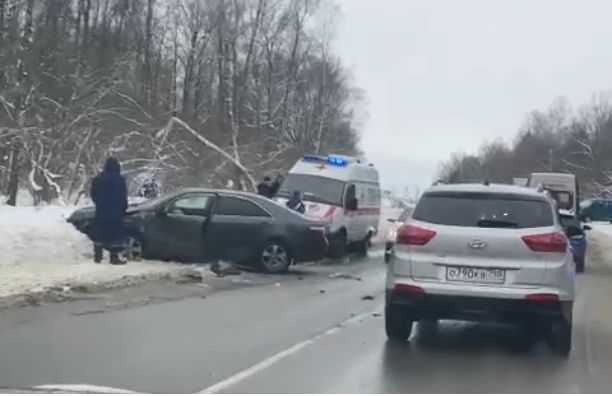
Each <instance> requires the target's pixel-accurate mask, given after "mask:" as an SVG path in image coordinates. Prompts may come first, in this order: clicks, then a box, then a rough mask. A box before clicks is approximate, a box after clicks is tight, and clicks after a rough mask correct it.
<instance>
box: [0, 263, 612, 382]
mask: <svg viewBox="0 0 612 396" xmlns="http://www.w3.org/2000/svg"><path fill="white" fill-rule="evenodd" d="M588 265H589V270H588V271H589V272H587V273H586V274H584V275H581V276H580V277H579V279H578V297H577V302H576V305H575V310H574V318H575V330H574V331H575V332H574V350H573V352H572V355H571V356H570V358H568V359H567V360H561V359H560V358H558V357H555V356H554V355H553V354H552V353H550V352H549V351H548V349H547V348H546V347H545V346H544V345H536V346H535V347H533V348H529V347H528V346H527V344H528V343H527V342H525V340H524V337H523V335H522V334H521V333H520V332H519V331H518V330H517V329H514V328H511V327H500V326H492V325H476V324H466V323H460V322H442V323H441V325H440V326H439V327H438V329H437V330H436V329H433V328H428V327H427V326H419V327H418V328H417V331H416V334H415V335H414V336H413V338H412V339H411V342H410V343H409V344H406V345H395V344H388V343H387V341H386V338H385V334H384V329H383V320H382V316H381V313H382V304H383V280H384V265H383V264H382V263H381V259H380V258H376V259H370V260H365V261H361V262H353V263H349V264H343V265H337V266H311V267H304V268H302V269H301V270H300V272H296V273H293V274H290V275H286V276H278V277H265V276H263V275H256V274H246V275H242V276H239V277H237V278H231V279H225V280H216V281H214V282H211V283H210V284H208V285H182V286H177V285H152V286H148V287H144V288H139V289H132V290H126V291H120V292H115V293H112V294H109V295H101V296H93V297H95V299H92V300H88V301H76V302H71V303H64V304H55V305H47V306H44V307H31V308H27V309H20V310H17V311H10V312H4V313H0V385H2V386H7V387H8V386H12V387H28V386H33V385H40V384H90V385H99V386H107V387H114V388H121V389H128V390H132V391H140V392H153V393H158V392H178V393H193V392H215V393H243V392H248V393H264V392H266V393H281V392H286V393H296V392H300V393H320V392H326V393H371V392H376V393H378V392H380V393H398V392H401V393H411V392H421V393H424V392H428V393H429V392H449V393H456V392H471V393H479V392H482V393H485V392H486V393H488V392H501V393H503V392H514V393H523V392H528V393H536V392H537V393H540V392H555V393H562V392H563V393H565V392H606V391H609V390H610V389H612V375H610V373H612V270H610V269H609V268H608V267H607V266H606V265H605V264H603V263H601V260H599V259H597V258H595V259H593V260H591V262H590V263H589V264H588ZM610 265H612V263H610Z"/></svg>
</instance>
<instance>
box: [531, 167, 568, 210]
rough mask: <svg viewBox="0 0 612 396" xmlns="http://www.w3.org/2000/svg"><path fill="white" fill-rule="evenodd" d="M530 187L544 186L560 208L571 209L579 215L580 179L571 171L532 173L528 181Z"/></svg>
mask: <svg viewBox="0 0 612 396" xmlns="http://www.w3.org/2000/svg"><path fill="white" fill-rule="evenodd" d="M527 185H528V186H529V187H538V186H542V187H543V188H545V189H546V190H548V191H549V192H550V195H551V196H552V197H553V198H554V199H555V201H557V207H558V208H559V209H563V210H567V211H571V212H572V213H573V214H574V216H576V217H578V216H579V207H578V204H579V202H580V197H579V189H578V179H577V178H576V175H573V174H571V173H532V174H531V175H529V179H528V182H527Z"/></svg>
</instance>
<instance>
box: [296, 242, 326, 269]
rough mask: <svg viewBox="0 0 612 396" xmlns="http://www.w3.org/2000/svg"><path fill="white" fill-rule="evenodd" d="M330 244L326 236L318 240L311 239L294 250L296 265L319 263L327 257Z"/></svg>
mask: <svg viewBox="0 0 612 396" xmlns="http://www.w3.org/2000/svg"><path fill="white" fill-rule="evenodd" d="M328 251H329V242H328V240H327V238H326V237H325V236H324V235H321V237H318V238H310V239H309V240H308V241H304V242H303V243H300V244H299V246H298V247H297V248H294V252H293V256H294V259H295V262H296V263H303V262H308V261H319V260H323V259H324V258H326V257H327V252H328Z"/></svg>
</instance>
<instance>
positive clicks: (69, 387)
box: [33, 384, 138, 394]
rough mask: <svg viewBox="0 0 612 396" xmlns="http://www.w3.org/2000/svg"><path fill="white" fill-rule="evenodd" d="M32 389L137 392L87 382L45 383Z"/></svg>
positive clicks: (79, 391)
mask: <svg viewBox="0 0 612 396" xmlns="http://www.w3.org/2000/svg"><path fill="white" fill-rule="evenodd" d="M33 388H34V389H40V390H47V391H51V392H53V391H55V392H76V393H99V394H102V393H112V394H116V393H121V394H132V393H138V392H134V391H131V390H127V389H119V388H112V387H109V386H98V385H88V384H45V385H38V386H34V387H33Z"/></svg>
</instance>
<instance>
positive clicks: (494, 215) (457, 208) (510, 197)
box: [412, 192, 555, 228]
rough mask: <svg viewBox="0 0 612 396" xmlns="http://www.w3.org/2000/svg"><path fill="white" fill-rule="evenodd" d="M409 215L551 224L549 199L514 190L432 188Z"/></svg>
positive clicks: (448, 221)
mask: <svg viewBox="0 0 612 396" xmlns="http://www.w3.org/2000/svg"><path fill="white" fill-rule="evenodd" d="M412 218H413V219H415V220H419V221H425V222H428V223H433V224H443V225H451V226H461V227H493V228H532V227H546V226H550V225H553V224H554V221H555V220H554V217H553V208H552V205H551V204H550V202H549V201H547V200H545V199H539V198H537V197H529V196H525V195H515V194H492V193H464V192H436V193H428V194H425V195H423V197H422V198H421V199H420V200H419V203H418V205H417V207H416V208H415V210H414V213H413V214H412Z"/></svg>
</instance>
